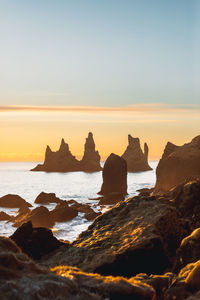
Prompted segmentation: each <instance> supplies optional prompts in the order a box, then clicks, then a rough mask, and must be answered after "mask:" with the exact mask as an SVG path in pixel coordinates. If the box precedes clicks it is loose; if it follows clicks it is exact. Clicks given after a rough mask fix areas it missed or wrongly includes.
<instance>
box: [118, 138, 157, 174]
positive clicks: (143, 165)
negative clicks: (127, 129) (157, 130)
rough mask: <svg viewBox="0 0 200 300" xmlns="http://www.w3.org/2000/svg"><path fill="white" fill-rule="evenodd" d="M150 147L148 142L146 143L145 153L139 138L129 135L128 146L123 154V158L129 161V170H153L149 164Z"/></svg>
mask: <svg viewBox="0 0 200 300" xmlns="http://www.w3.org/2000/svg"><path fill="white" fill-rule="evenodd" d="M148 153H149V148H148V146H147V143H145V144H144V153H143V151H142V149H141V146H140V140H139V138H133V137H132V136H131V135H130V134H129V135H128V146H127V148H126V150H125V152H124V153H123V154H122V156H121V157H122V158H123V159H125V160H126V162H127V170H128V172H143V171H149V170H152V168H151V167H150V166H149V164H148Z"/></svg>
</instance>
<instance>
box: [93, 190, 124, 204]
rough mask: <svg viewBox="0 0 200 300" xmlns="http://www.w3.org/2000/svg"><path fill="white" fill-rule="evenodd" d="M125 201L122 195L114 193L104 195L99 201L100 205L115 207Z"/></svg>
mask: <svg viewBox="0 0 200 300" xmlns="http://www.w3.org/2000/svg"><path fill="white" fill-rule="evenodd" d="M123 200H124V196H123V195H122V194H120V193H117V192H113V193H109V194H106V195H104V196H103V197H102V198H101V199H100V200H99V205H114V204H116V203H118V202H120V201H123Z"/></svg>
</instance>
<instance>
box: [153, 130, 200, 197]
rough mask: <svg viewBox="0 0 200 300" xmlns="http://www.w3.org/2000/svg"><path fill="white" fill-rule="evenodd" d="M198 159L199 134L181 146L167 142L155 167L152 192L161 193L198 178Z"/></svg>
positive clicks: (199, 149) (199, 157) (199, 159)
mask: <svg viewBox="0 0 200 300" xmlns="http://www.w3.org/2000/svg"><path fill="white" fill-rule="evenodd" d="M199 161H200V136H197V137H195V138H194V139H193V140H192V141H191V142H190V143H188V144H184V145H183V146H176V145H174V144H172V143H169V142H168V143H167V145H166V147H165V150H164V153H163V155H162V158H161V159H160V161H159V164H158V166H157V169H156V185H155V190H154V194H156V193H163V192H166V191H168V190H170V189H171V188H174V187H175V186H177V185H179V184H183V183H185V182H188V181H191V180H196V179H200V163H199Z"/></svg>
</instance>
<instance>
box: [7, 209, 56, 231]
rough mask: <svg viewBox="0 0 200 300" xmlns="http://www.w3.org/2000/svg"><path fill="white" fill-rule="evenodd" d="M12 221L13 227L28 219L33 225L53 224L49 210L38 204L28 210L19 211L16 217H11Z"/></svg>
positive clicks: (49, 225) (48, 225) (47, 225)
mask: <svg viewBox="0 0 200 300" xmlns="http://www.w3.org/2000/svg"><path fill="white" fill-rule="evenodd" d="M11 221H12V222H14V225H13V226H15V227H19V226H21V225H22V224H23V223H27V222H29V221H31V222H32V224H33V227H47V228H52V227H53V225H54V220H53V218H52V216H51V214H50V212H49V210H48V209H47V208H46V207H44V206H39V207H36V208H35V209H33V210H32V211H28V212H27V213H26V212H25V213H23V212H21V213H20V214H19V215H18V216H17V217H16V218H13V219H11Z"/></svg>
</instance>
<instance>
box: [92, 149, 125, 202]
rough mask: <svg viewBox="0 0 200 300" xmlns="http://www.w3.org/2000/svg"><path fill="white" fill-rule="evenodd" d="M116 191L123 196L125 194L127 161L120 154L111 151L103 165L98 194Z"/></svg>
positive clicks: (107, 194)
mask: <svg viewBox="0 0 200 300" xmlns="http://www.w3.org/2000/svg"><path fill="white" fill-rule="evenodd" d="M112 193H117V194H119V195H121V197H122V198H123V197H124V196H125V195H126V194H127V163H126V161H125V160H124V159H123V158H121V157H120V156H118V155H116V154H114V153H111V154H110V156H109V157H108V158H107V159H106V161H105V164H104V167H103V183H102V186H101V190H100V192H99V193H98V194H100V195H106V196H107V197H109V194H112Z"/></svg>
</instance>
